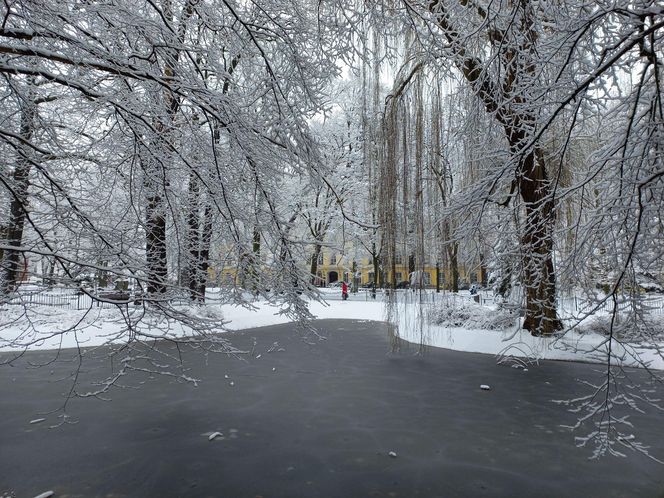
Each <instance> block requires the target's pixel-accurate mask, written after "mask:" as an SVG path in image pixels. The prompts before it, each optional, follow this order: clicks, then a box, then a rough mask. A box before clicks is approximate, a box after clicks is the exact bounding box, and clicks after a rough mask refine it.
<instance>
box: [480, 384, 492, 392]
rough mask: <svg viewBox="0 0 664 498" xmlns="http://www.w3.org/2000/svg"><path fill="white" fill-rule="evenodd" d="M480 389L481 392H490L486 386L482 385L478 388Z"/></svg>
mask: <svg viewBox="0 0 664 498" xmlns="http://www.w3.org/2000/svg"><path fill="white" fill-rule="evenodd" d="M480 389H482V391H490V390H491V388H490V387H489V386H487V385H486V384H482V385H481V386H480Z"/></svg>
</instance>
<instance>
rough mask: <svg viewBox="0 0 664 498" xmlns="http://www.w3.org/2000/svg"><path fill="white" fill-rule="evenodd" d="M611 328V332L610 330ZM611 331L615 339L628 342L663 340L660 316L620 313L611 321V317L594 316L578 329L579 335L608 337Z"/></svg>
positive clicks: (663, 322) (663, 327) (663, 329)
mask: <svg viewBox="0 0 664 498" xmlns="http://www.w3.org/2000/svg"><path fill="white" fill-rule="evenodd" d="M612 327H613V330H612ZM612 331H613V336H614V337H615V338H617V339H620V340H624V341H629V342H643V341H652V340H664V320H662V318H661V316H660V317H658V316H646V317H644V316H638V315H637V316H635V314H634V313H624V314H623V313H621V314H618V315H617V316H616V318H615V319H614V320H613V321H612V315H611V314H608V315H599V316H595V317H594V318H593V319H592V320H588V323H584V324H582V325H581V326H580V327H579V332H581V333H596V334H601V335H605V336H608V335H610V334H611V332H612Z"/></svg>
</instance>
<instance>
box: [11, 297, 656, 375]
mask: <svg viewBox="0 0 664 498" xmlns="http://www.w3.org/2000/svg"><path fill="white" fill-rule="evenodd" d="M324 295H327V297H328V298H329V299H330V300H329V301H328V302H326V303H325V302H323V303H321V302H313V301H312V302H309V309H310V311H311V313H312V314H313V315H314V316H315V317H317V318H319V319H329V318H335V319H354V320H373V321H383V320H385V306H384V304H383V302H382V300H381V296H380V295H379V296H378V298H377V299H376V300H372V299H370V298H369V296H368V295H366V294H365V295H356V296H353V299H355V300H353V299H351V300H348V301H341V300H338V292H336V291H335V292H334V293H332V292H329V293H324ZM333 299H334V300H333ZM252 304H253V307H254V308H253V309H248V308H244V307H241V306H234V305H216V304H212V305H209V306H207V307H206V309H205V310H204V311H201V314H202V315H203V316H205V317H206V318H207V319H213V320H214V319H217V320H221V318H222V317H223V319H224V320H225V321H226V322H227V323H226V324H225V327H226V328H227V329H228V330H241V329H246V328H256V327H263V326H267V325H275V324H280V323H286V322H288V318H287V317H286V316H284V315H282V314H279V311H280V308H279V307H277V306H274V305H270V304H268V303H266V302H264V301H256V302H254V303H252ZM483 308H484V309H485V313H486V314H487V316H489V315H491V313H492V312H493V310H492V308H491V307H483ZM424 309H425V310H426V309H427V305H424ZM2 313H3V315H8V316H3V317H2V320H1V321H2V323H3V325H4V326H3V327H1V328H0V351H20V350H25V349H29V350H44V349H57V348H70V347H77V346H81V347H87V346H98V345H102V344H106V343H109V342H114V343H121V342H124V341H127V340H128V334H127V332H126V330H125V327H124V326H123V325H124V322H123V320H122V317H121V316H120V314H119V313H118V311H117V310H115V309H104V308H93V309H92V310H89V311H87V312H86V311H75V310H62V309H58V308H48V307H35V308H34V309H31V310H30V311H29V314H28V315H26V314H25V312H24V310H23V309H22V308H20V307H15V309H12V307H10V308H9V310H7V309H4V310H2ZM12 313H14V315H12ZM425 315H426V313H424V314H423V313H419V312H418V308H417V307H416V306H415V305H414V304H405V305H404V304H402V305H401V306H400V307H399V308H397V310H396V313H395V317H396V322H397V323H398V334H399V336H400V337H401V338H402V339H404V340H406V341H409V342H412V343H415V344H420V343H422V344H425V345H428V346H435V347H441V348H447V349H452V350H456V351H467V352H475V353H485V354H491V355H503V356H514V357H532V358H536V359H551V360H573V361H591V362H604V361H606V354H605V351H606V347H607V344H606V338H605V337H604V336H602V335H599V334H593V333H583V334H582V333H579V332H576V331H569V332H568V333H567V334H565V335H564V336H563V337H560V338H541V337H532V336H531V335H530V334H529V333H528V332H526V331H524V330H522V329H521V328H520V327H518V323H517V320H518V319H515V321H514V325H513V326H511V327H509V328H507V329H503V330H483V329H480V328H473V327H449V326H447V327H446V326H437V325H426V324H425V323H424V322H425V321H426V320H424V319H423V318H422V317H423V316H425ZM7 318H9V319H10V320H13V323H10V324H9V325H7ZM29 322H30V323H32V325H34V327H32V326H28V323H29ZM479 323H481V320H480V322H479ZM142 326H143V327H144V328H143V329H142V332H144V333H148V334H153V335H154V336H155V337H182V336H186V335H191V334H192V332H191V331H190V330H188V329H187V328H186V327H184V326H182V325H181V324H178V323H174V322H172V321H170V322H166V321H163V322H161V323H158V322H153V321H152V322H151V321H150V320H146V321H145V322H144V324H143V325H142ZM72 327H73V330H72V331H66V330H67V329H69V328H72ZM35 330H37V331H38V332H36V331H35ZM63 331H65V332H63ZM612 348H613V352H614V354H616V352H617V353H618V354H617V356H618V357H620V356H622V359H623V361H624V363H625V364H627V365H631V364H635V363H636V362H635V360H636V359H637V358H640V361H642V362H646V363H647V364H648V365H649V367H650V368H653V369H659V370H664V359H663V358H662V356H661V354H658V353H657V351H656V350H653V349H646V348H642V347H641V348H639V347H630V346H627V347H624V346H622V345H620V344H616V343H615V342H614V343H613V344H612Z"/></svg>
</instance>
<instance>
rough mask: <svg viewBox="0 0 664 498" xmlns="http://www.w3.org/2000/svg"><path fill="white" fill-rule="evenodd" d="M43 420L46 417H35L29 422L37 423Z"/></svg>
mask: <svg viewBox="0 0 664 498" xmlns="http://www.w3.org/2000/svg"><path fill="white" fill-rule="evenodd" d="M44 420H46V419H45V418H36V419H34V420H31V421H30V423H31V424H38V423H40V422H43V421H44Z"/></svg>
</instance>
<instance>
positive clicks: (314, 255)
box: [309, 244, 322, 285]
mask: <svg viewBox="0 0 664 498" xmlns="http://www.w3.org/2000/svg"><path fill="white" fill-rule="evenodd" d="M321 248H322V246H321V245H320V244H315V245H314V252H313V253H312V254H311V266H310V267H309V273H310V274H311V285H316V280H317V278H318V277H317V275H316V274H317V272H318V256H319V255H320V251H321Z"/></svg>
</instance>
